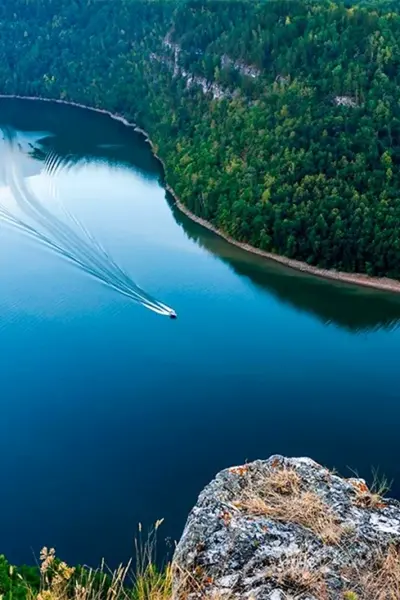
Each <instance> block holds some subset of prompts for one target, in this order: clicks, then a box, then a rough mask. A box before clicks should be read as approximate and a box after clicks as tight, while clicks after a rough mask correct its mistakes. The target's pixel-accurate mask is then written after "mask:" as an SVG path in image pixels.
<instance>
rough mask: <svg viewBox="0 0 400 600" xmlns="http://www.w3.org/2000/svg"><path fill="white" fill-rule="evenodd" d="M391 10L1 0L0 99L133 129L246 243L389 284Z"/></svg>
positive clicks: (398, 270)
mask: <svg viewBox="0 0 400 600" xmlns="http://www.w3.org/2000/svg"><path fill="white" fill-rule="evenodd" d="M399 67H400V16H399V15H398V14H397V13H396V12H394V3H393V2H391V1H388V2H378V0H377V1H376V3H374V2H373V1H368V2H362V3H360V4H355V3H353V2H351V3H350V2H348V3H347V4H341V3H333V2H331V1H328V0H321V1H320V2H314V1H310V0H304V1H297V0H290V1H286V0H280V1H277V2H276V1H268V0H251V1H250V0H248V1H247V0H246V1H244V0H232V1H224V2H220V1H215V0H193V1H186V2H185V1H183V0H180V1H179V2H178V1H174V0H170V1H162V0H140V1H135V0H103V1H95V0H9V1H8V2H6V3H2V5H1V7H0V88H1V90H2V92H3V93H7V94H10V93H18V94H26V95H40V96H46V97H53V98H63V99H69V100H73V101H76V102H82V103H85V104H89V105H92V106H97V107H102V108H106V109H108V110H111V111H116V112H119V113H122V114H124V115H126V116H127V118H129V119H131V120H134V121H136V122H137V123H138V124H139V125H141V126H142V127H144V128H145V129H146V130H147V131H148V132H149V134H150V137H151V138H152V140H153V141H154V142H155V144H156V147H157V150H158V153H159V154H160V156H161V157H162V158H163V160H164V162H165V164H166V176H167V179H168V182H169V183H170V184H171V185H172V187H173V188H174V189H175V190H176V192H177V194H178V195H179V196H180V198H181V199H182V201H183V203H184V204H186V205H187V206H188V208H189V209H191V210H192V211H193V212H195V213H196V214H197V215H199V216H201V217H204V218H205V219H207V220H209V221H211V222H212V223H213V224H214V225H216V226H217V227H218V228H220V229H222V230H223V231H225V232H226V233H228V234H230V235H231V236H233V237H235V238H236V239H238V240H240V241H244V242H249V243H251V244H253V245H255V246H258V247H261V248H262V249H265V250H268V251H272V252H276V253H279V254H283V255H286V256H288V257H294V258H298V259H301V260H304V261H307V262H308V263H310V264H314V265H318V266H321V267H324V268H336V269H340V270H345V271H350V272H353V271H357V272H366V273H368V274H371V275H389V276H392V277H397V278H399V277H400V239H399V238H400V235H399V234H400V197H399V190H400V69H399Z"/></svg>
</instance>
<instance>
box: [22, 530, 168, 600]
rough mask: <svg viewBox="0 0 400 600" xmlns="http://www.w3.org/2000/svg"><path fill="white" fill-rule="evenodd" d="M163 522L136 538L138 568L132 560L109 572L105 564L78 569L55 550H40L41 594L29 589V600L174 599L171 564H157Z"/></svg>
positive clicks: (140, 533)
mask: <svg viewBox="0 0 400 600" xmlns="http://www.w3.org/2000/svg"><path fill="white" fill-rule="evenodd" d="M161 523H162V521H157V523H156V524H155V527H154V529H153V530H152V531H151V532H150V533H149V534H148V535H147V536H146V539H145V541H142V531H141V527H140V526H139V537H138V539H137V540H136V569H132V565H131V562H129V563H128V564H127V565H120V566H119V567H118V568H117V569H116V570H115V571H110V570H109V569H108V568H107V567H106V565H105V564H104V563H103V564H102V565H101V567H100V568H99V569H95V570H94V569H90V568H85V569H83V570H81V571H80V572H79V574H78V573H77V572H76V570H75V569H74V568H72V567H69V566H68V565H66V563H64V562H60V561H59V560H58V559H57V558H56V555H55V550H54V549H53V548H51V549H50V550H48V549H47V548H43V550H42V551H41V553H40V575H41V585H40V591H39V593H37V592H35V591H34V590H32V589H30V588H29V587H28V586H26V589H27V600H171V599H172V567H171V564H170V563H168V564H167V565H166V566H165V567H164V568H163V569H159V568H158V567H157V563H156V546H157V530H158V528H159V526H160V525H161Z"/></svg>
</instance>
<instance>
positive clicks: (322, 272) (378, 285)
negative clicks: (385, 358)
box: [0, 94, 400, 293]
mask: <svg viewBox="0 0 400 600" xmlns="http://www.w3.org/2000/svg"><path fill="white" fill-rule="evenodd" d="M1 98H3V99H6V98H9V99H13V98H14V99H17V100H34V101H40V102H54V103H57V104H66V105H69V106H75V107H77V108H83V109H85V110H92V111H94V112H98V113H100V114H103V115H107V116H109V117H110V118H111V119H113V120H114V121H119V122H120V123H122V124H123V125H125V126H126V127H132V128H133V129H134V131H135V132H136V133H140V134H141V135H142V136H143V137H144V141H145V142H146V143H148V144H149V145H150V147H151V150H152V153H153V156H154V157H155V158H156V159H157V160H158V161H159V162H160V164H161V165H162V167H163V170H164V186H165V189H166V190H167V191H168V192H169V194H170V195H171V196H172V197H173V199H174V202H175V204H176V206H177V207H178V209H179V210H180V211H181V212H182V213H184V214H185V215H186V216H187V217H188V218H189V219H191V220H192V221H194V222H195V223H197V224H198V225H201V226H202V227H204V228H205V229H208V230H209V231H211V232H212V233H214V234H216V235H218V236H219V237H221V238H222V239H224V240H225V241H226V242H228V243H229V244H232V245H234V246H236V247H237V248H240V249H241V250H244V251H245V252H250V253H251V254H255V255H257V256H261V257H263V258H266V259H267V260H270V261H274V262H276V263H279V264H281V265H284V266H285V267H288V268H290V269H293V270H295V271H299V272H301V273H306V274H308V275H313V276H314V277H319V278H320V279H327V280H332V281H339V282H342V283H346V284H350V285H356V286H361V287H367V288H372V289H377V290H382V291H387V292H394V293H400V281H397V280H396V279H390V278H389V277H371V276H369V275H364V274H361V273H346V272H345V271H335V270H331V269H321V268H319V267H314V266H312V265H309V264H307V263H306V262H303V261H300V260H296V259H294V258H287V257H286V256H281V255H279V254H274V253H273V252H266V251H265V250H261V249H260V248H257V247H255V246H251V245H250V244H245V243H243V242H239V241H238V240H235V239H234V238H232V237H231V236H230V235H228V234H226V233H224V232H223V231H221V230H219V229H217V228H216V227H214V225H212V224H211V223H209V222H208V221H206V220H205V219H202V218H201V217H198V216H197V215H195V214H194V213H193V212H192V211H191V210H189V209H188V208H187V207H186V206H185V205H184V204H182V202H181V201H180V199H179V198H178V196H177V194H176V193H175V190H174V189H173V188H172V187H171V186H170V185H169V184H168V182H167V181H166V168H165V163H164V161H163V159H162V158H161V157H160V156H159V155H158V154H157V152H156V150H155V146H154V143H153V142H152V140H151V139H150V137H149V134H148V132H147V131H145V130H144V129H142V128H141V127H139V126H138V125H136V123H132V122H130V121H128V120H127V119H126V118H125V117H123V116H122V115H119V114H117V113H112V112H111V111H109V110H106V109H102V108H95V107H93V106H87V105H85V104H80V103H79V102H72V101H69V100H61V99H51V98H42V97H41V96H21V95H19V94H0V99H1Z"/></svg>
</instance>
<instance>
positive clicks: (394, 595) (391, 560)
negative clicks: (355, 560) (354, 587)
mask: <svg viewBox="0 0 400 600" xmlns="http://www.w3.org/2000/svg"><path fill="white" fill-rule="evenodd" d="M368 571H369V572H367V573H361V574H360V589H361V590H362V592H361V594H360V595H359V599H360V600H372V599H373V600H399V598H400V551H399V548H397V547H396V546H394V545H391V546H389V548H388V549H387V550H386V552H381V553H380V554H379V555H377V556H376V557H375V560H374V562H373V565H372V568H371V569H368Z"/></svg>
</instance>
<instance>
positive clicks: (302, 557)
mask: <svg viewBox="0 0 400 600" xmlns="http://www.w3.org/2000/svg"><path fill="white" fill-rule="evenodd" d="M266 577H268V578H269V579H273V580H274V581H275V582H276V584H277V585H278V586H279V587H280V588H283V589H286V590H290V592H291V594H295V597H297V596H303V595H304V594H306V595H312V596H315V597H316V598H319V599H320V600H324V599H325V598H328V588H327V585H326V581H325V576H324V573H323V571H322V569H321V568H318V567H315V565H312V564H311V555H310V554H308V553H305V552H299V553H297V554H294V555H292V556H290V557H285V558H284V559H282V560H280V561H278V562H277V563H275V564H274V565H272V566H271V567H269V568H268V570H267V571H266Z"/></svg>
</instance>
